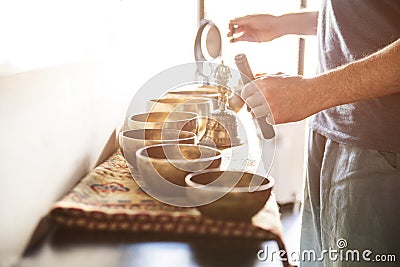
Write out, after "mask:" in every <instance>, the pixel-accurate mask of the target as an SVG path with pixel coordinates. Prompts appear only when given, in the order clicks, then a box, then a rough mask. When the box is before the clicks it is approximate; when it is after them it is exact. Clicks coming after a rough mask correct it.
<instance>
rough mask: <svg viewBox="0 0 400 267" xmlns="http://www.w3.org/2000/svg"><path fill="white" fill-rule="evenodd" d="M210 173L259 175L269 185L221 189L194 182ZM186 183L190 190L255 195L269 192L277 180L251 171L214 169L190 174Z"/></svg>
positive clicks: (186, 178)
mask: <svg viewBox="0 0 400 267" xmlns="http://www.w3.org/2000/svg"><path fill="white" fill-rule="evenodd" d="M210 172H235V173H243V174H245V173H247V174H251V175H257V176H259V177H262V178H264V179H267V180H268V181H269V182H268V183H267V184H262V185H259V186H243V187H232V188H230V187H223V186H222V187H221V186H213V185H204V184H199V183H196V182H194V181H192V177H194V176H196V175H200V174H204V173H210ZM185 183H186V184H187V185H188V186H189V187H190V188H195V189H203V188H205V190H208V191H215V192H227V193H253V192H261V191H265V190H268V189H270V188H272V187H273V186H274V185H275V179H274V178H273V177H272V176H270V175H261V174H257V173H253V172H251V171H241V170H221V169H219V168H213V169H206V170H203V171H198V172H193V173H189V174H187V175H186V177H185Z"/></svg>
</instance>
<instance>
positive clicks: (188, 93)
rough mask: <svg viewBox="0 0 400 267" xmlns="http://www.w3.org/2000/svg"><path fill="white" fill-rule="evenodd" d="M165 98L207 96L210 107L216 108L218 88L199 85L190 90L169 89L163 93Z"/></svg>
mask: <svg viewBox="0 0 400 267" xmlns="http://www.w3.org/2000/svg"><path fill="white" fill-rule="evenodd" d="M165 97H166V98H191V99H193V98H208V99H210V100H211V101H212V104H213V106H212V109H213V110H214V109H217V108H218V90H217V88H215V87H214V88H212V87H211V86H210V87H199V88H197V89H191V90H179V91H178V90H177V91H170V92H168V93H167V94H166V95H165Z"/></svg>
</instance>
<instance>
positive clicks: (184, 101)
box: [148, 97, 212, 113]
mask: <svg viewBox="0 0 400 267" xmlns="http://www.w3.org/2000/svg"><path fill="white" fill-rule="evenodd" d="M169 100H171V102H168V101H169ZM172 100H175V101H176V102H173V101H172ZM162 101H166V102H162ZM179 101H180V102H179ZM148 102H150V103H153V105H156V104H157V103H161V104H182V105H183V104H209V103H212V100H211V99H210V98H206V97H196V98H185V97H179V98H178V97H164V98H154V99H150V100H149V101H148ZM155 112H157V111H155ZM178 112H179V111H178ZM181 112H186V111H181ZM188 113H190V111H188Z"/></svg>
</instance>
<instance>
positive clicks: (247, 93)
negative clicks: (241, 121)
mask: <svg viewBox="0 0 400 267" xmlns="http://www.w3.org/2000/svg"><path fill="white" fill-rule="evenodd" d="M399 62H400V39H398V40H397V41H395V42H393V43H392V44H390V45H389V46H387V47H385V48H384V49H382V50H379V51H378V52H376V53H374V54H372V55H370V56H368V57H366V58H364V59H361V60H358V61H355V62H353V63H350V64H348V65H345V66H342V67H339V68H337V69H334V70H331V71H329V72H327V73H325V74H322V75H320V76H317V77H314V78H309V79H305V78H303V77H301V76H265V77H262V78H260V79H257V80H256V81H255V82H254V83H251V84H249V85H247V86H246V87H245V88H244V90H243V92H242V96H243V98H244V99H246V101H247V102H248V104H249V105H250V106H252V107H253V112H254V113H255V114H256V115H257V116H262V115H265V112H266V110H267V109H268V108H267V107H266V106H265V105H264V106H263V105H262V104H260V101H259V100H257V99H259V96H258V97H257V96H256V95H257V94H256V93H258V95H259V92H260V91H261V93H262V95H264V96H265V98H266V99H267V101H268V103H269V106H270V109H271V111H272V114H273V117H274V120H275V123H286V122H292V121H298V120H302V119H304V118H306V117H308V116H310V115H312V114H314V113H317V112H319V111H321V110H324V109H327V108H330V107H334V106H338V105H342V104H347V103H352V102H357V101H362V100H368V99H371V98H376V97H381V96H386V95H390V94H395V93H400V64H399ZM259 90H260V91H259ZM399 105H400V103H399Z"/></svg>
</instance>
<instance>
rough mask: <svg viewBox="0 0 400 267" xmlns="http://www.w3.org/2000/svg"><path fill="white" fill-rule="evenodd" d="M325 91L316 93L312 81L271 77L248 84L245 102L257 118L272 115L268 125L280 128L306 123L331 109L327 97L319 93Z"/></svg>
mask: <svg viewBox="0 0 400 267" xmlns="http://www.w3.org/2000/svg"><path fill="white" fill-rule="evenodd" d="M322 91H323V90H315V85H314V84H313V82H312V79H305V78H303V77H301V76H288V75H271V76H262V77H260V78H258V79H257V80H255V81H254V82H251V83H249V84H247V85H246V86H245V87H244V88H243V91H242V98H243V99H244V100H245V101H246V103H247V104H248V105H249V106H250V107H251V108H252V112H253V113H254V114H255V116H256V117H262V116H265V115H267V114H268V113H271V115H272V116H269V117H267V121H268V123H270V124H279V123H286V122H293V121H299V120H302V119H305V118H307V117H308V116H310V115H312V114H314V113H316V112H318V111H320V110H322V109H324V107H327V106H328V105H329V103H324V101H325V100H324V97H323V96H321V95H319V93H318V92H322ZM267 103H268V104H267ZM272 117H273V118H272Z"/></svg>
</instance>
